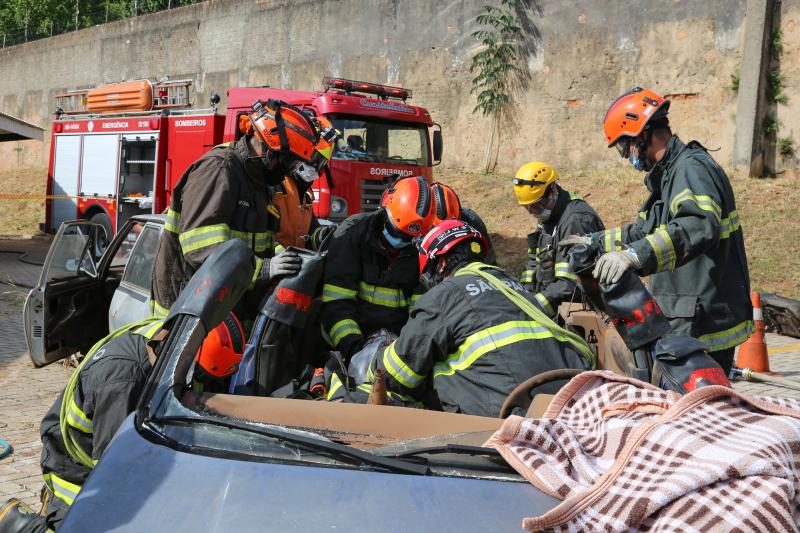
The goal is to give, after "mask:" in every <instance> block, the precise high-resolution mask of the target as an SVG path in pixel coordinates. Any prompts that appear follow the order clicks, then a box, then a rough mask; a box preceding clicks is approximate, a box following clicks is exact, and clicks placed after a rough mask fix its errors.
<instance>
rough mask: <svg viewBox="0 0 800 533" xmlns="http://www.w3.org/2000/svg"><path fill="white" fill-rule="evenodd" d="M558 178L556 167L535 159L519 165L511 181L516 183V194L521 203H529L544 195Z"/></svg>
mask: <svg viewBox="0 0 800 533" xmlns="http://www.w3.org/2000/svg"><path fill="white" fill-rule="evenodd" d="M557 179H558V172H556V169H554V168H553V167H551V166H550V165H548V164H547V163H542V162H540V161H533V162H531V163H525V164H524V165H522V166H521V167H519V170H517V175H516V176H515V177H514V179H513V180H511V182H512V183H513V184H514V194H516V195H517V201H518V202H519V205H529V204H532V203H533V202H535V201H536V200H539V199H540V198H541V197H542V196H544V193H545V192H546V191H547V189H548V187H550V184H551V183H554V182H555V181H556V180H557Z"/></svg>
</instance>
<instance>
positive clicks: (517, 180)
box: [511, 178, 547, 187]
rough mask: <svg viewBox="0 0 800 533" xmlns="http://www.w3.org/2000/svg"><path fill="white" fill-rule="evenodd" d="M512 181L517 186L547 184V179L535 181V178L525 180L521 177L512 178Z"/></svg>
mask: <svg viewBox="0 0 800 533" xmlns="http://www.w3.org/2000/svg"><path fill="white" fill-rule="evenodd" d="M511 183H513V184H514V185H517V186H522V187H525V186H528V187H538V186H540V185H547V182H546V181H534V180H524V179H521V178H512V179H511Z"/></svg>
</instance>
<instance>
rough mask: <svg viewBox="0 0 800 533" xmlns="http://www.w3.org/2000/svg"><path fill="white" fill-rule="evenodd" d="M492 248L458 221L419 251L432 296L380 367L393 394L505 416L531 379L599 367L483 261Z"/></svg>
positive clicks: (437, 230)
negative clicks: (508, 402)
mask: <svg viewBox="0 0 800 533" xmlns="http://www.w3.org/2000/svg"><path fill="white" fill-rule="evenodd" d="M486 249H487V244H486V239H485V238H484V237H483V235H481V234H480V232H478V231H477V230H475V229H474V228H472V227H470V226H469V225H468V224H465V223H464V222H461V221H458V220H447V221H445V222H443V223H441V224H440V225H438V226H436V227H434V228H433V229H431V230H430V232H429V233H428V234H427V235H426V236H425V238H424V239H423V240H422V242H421V243H420V244H419V256H418V260H419V272H420V276H421V278H420V279H421V281H422V283H423V284H424V285H425V286H426V287H428V291H427V292H426V293H425V294H423V295H422V296H421V297H420V298H419V300H418V301H417V302H416V304H415V305H414V308H413V310H412V311H411V318H410V320H409V321H408V323H407V324H406V325H405V327H404V328H403V330H402V332H401V333H400V336H399V337H398V338H397V340H395V341H394V342H393V343H392V344H390V345H389V346H388V347H387V348H385V349H384V351H383V353H382V354H381V355H379V356H378V357H377V358H376V360H375V365H376V368H377V369H381V370H383V371H384V373H385V375H386V377H387V387H388V389H389V390H391V391H393V392H396V393H399V394H402V395H404V396H407V397H411V398H414V399H416V400H418V401H424V402H425V403H426V404H427V405H429V406H433V405H435V403H432V400H431V398H432V394H433V392H432V391H435V394H436V395H438V398H437V399H438V401H439V402H441V407H442V408H443V409H444V410H446V411H451V412H460V413H466V414H473V415H481V416H493V417H496V416H498V414H499V413H500V408H501V406H502V404H503V401H504V400H505V399H506V397H507V396H508V394H509V393H510V392H511V391H512V390H514V388H515V387H516V386H517V385H519V384H520V383H521V382H523V381H524V380H526V379H527V378H530V377H532V376H535V375H538V374H540V373H542V372H545V371H548V370H553V369H560V368H576V369H585V368H589V367H591V366H594V355H593V353H592V351H591V350H590V348H589V346H588V345H586V343H585V342H583V340H582V339H581V338H580V337H578V336H576V335H574V334H572V333H570V332H568V331H566V330H564V329H562V328H560V327H559V326H558V325H556V324H555V323H554V322H553V321H552V320H550V319H549V318H548V317H547V316H546V315H545V314H544V313H543V312H542V310H541V307H540V305H539V304H538V301H537V300H536V299H535V298H534V297H533V295H532V294H531V293H529V292H528V291H526V290H525V288H524V287H523V286H522V284H521V283H519V282H518V281H516V280H514V279H512V278H511V277H509V276H508V275H507V274H506V273H505V272H503V270H501V269H500V268H498V267H494V266H490V265H486V264H484V263H482V262H481V261H482V260H483V259H484V258H485V257H486ZM371 377H374V373H372V376H371ZM539 392H550V390H547V389H543V390H541V391H539Z"/></svg>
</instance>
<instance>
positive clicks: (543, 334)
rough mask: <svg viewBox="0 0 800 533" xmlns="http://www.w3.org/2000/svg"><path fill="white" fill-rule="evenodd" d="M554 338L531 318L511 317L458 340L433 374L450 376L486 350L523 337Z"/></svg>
mask: <svg viewBox="0 0 800 533" xmlns="http://www.w3.org/2000/svg"><path fill="white" fill-rule="evenodd" d="M547 338H556V336H555V335H553V333H552V332H551V331H550V330H549V329H547V328H546V327H544V326H542V325H540V324H539V323H537V322H534V321H533V320H512V321H510V322H504V323H503V324H499V325H497V326H492V327H491V328H486V329H484V330H482V331H479V332H477V333H473V334H472V335H470V336H469V337H467V338H466V340H465V341H464V342H463V343H461V346H459V348H458V351H457V352H455V353H454V354H451V355H449V356H448V357H447V360H445V361H443V362H440V363H437V364H436V365H435V366H434V369H433V377H434V378H436V377H438V376H450V375H452V374H455V373H456V371H459V370H466V369H468V368H469V367H470V366H472V365H473V364H474V363H475V361H477V360H478V359H480V358H481V357H483V356H484V355H486V354H487V353H489V352H491V351H494V350H497V349H499V348H502V347H504V346H508V345H510V344H514V343H517V342H520V341H525V340H534V339H547Z"/></svg>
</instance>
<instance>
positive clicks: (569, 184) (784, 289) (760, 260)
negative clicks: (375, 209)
mask: <svg viewBox="0 0 800 533" xmlns="http://www.w3.org/2000/svg"><path fill="white" fill-rule="evenodd" d="M643 176H644V175H643V174H641V173H638V172H635V171H632V170H629V169H627V168H625V167H624V166H621V167H620V168H618V169H613V168H612V169H601V170H598V171H568V172H563V173H562V177H561V180H560V183H561V185H562V186H563V187H564V188H566V189H568V190H570V191H573V192H576V193H578V194H581V195H583V196H584V197H587V196H588V198H587V201H588V202H589V203H590V204H591V205H592V206H593V207H594V208H595V209H596V210H597V212H598V213H599V214H600V216H601V217H602V218H603V222H604V223H605V225H606V227H609V228H610V227H614V226H619V225H621V224H625V223H628V222H632V221H633V220H634V217H635V216H636V212H637V210H638V208H639V206H640V205H641V204H642V202H643V201H644V199H645V198H646V197H647V190H646V188H645V187H644V184H643V183H642V178H643ZM438 179H440V180H441V181H442V182H443V183H447V184H449V185H451V186H453V187H454V188H455V190H456V191H457V192H458V193H459V195H460V197H461V200H462V203H463V204H464V206H466V207H470V208H472V209H474V210H475V211H476V212H478V214H480V216H481V218H483V219H484V222H486V225H487V227H488V228H489V231H490V232H491V234H492V240H493V243H494V244H495V248H496V251H497V256H498V262H499V263H500V265H501V266H502V267H504V268H506V269H508V270H509V271H510V272H513V273H514V274H518V273H519V272H520V271H521V270H522V267H523V266H524V264H525V260H526V258H527V244H526V240H525V236H526V235H527V234H528V233H530V232H531V231H533V229H534V220H533V218H532V217H531V216H530V215H528V214H527V213H526V212H525V210H524V209H522V208H521V207H520V206H519V205H517V203H516V199H515V198H514V193H513V191H512V188H511V176H502V175H483V174H475V175H461V176H459V177H455V178H449V177H446V176H440V177H439V178H438ZM732 184H733V188H734V194H735V195H736V204H737V211H738V213H739V217H740V219H741V221H742V227H743V229H744V237H745V247H746V251H747V257H748V263H749V267H750V282H751V286H752V289H753V290H760V291H771V292H777V293H779V294H782V295H785V296H788V297H792V298H800V253H798V250H800V237H798V236H800V217H797V216H796V214H795V211H796V206H797V205H800V178H798V177H796V176H786V177H778V178H775V179H769V180H756V179H752V178H746V177H737V178H735V179H733V180H732Z"/></svg>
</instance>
